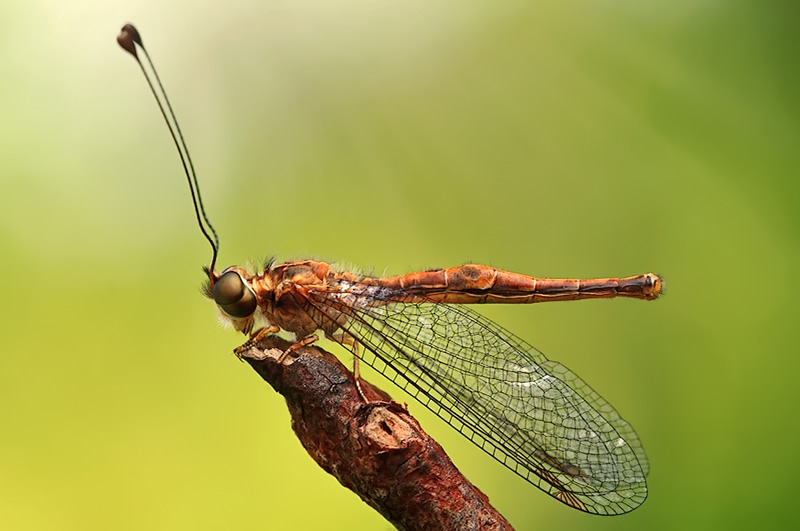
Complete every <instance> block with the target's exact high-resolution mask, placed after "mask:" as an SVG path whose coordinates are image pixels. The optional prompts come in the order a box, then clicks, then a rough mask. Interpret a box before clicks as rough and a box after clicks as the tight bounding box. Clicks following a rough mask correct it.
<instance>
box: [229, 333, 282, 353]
mask: <svg viewBox="0 0 800 531" xmlns="http://www.w3.org/2000/svg"><path fill="white" fill-rule="evenodd" d="M280 331H281V329H280V327H278V326H275V325H272V326H269V327H265V328H259V329H258V330H256V331H255V332H253V333H252V334H250V338H249V339H248V340H247V341H245V342H244V343H242V344H241V345H239V346H238V347H236V348H235V349H233V354H234V355H235V356H236V357H237V358H239V361H242V354H244V353H245V352H247V351H248V350H250V347H252V346H253V345H255V344H256V343H258V342H259V341H261V340H262V339H264V338H265V337H266V336H268V335H270V334H277V333H278V332H280Z"/></svg>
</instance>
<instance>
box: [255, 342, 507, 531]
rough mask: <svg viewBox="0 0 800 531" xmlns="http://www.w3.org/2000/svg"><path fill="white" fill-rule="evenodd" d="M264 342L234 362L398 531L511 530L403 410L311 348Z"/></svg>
mask: <svg viewBox="0 0 800 531" xmlns="http://www.w3.org/2000/svg"><path fill="white" fill-rule="evenodd" d="M290 345H291V343H289V342H288V341H286V340H284V339H281V338H279V337H275V336H272V337H268V338H265V339H264V340H262V341H261V342H260V343H259V344H258V345H256V347H254V348H251V349H250V350H249V351H247V352H245V353H244V354H243V355H242V357H243V358H244V359H245V361H247V362H248V363H249V364H250V365H251V366H252V367H253V369H255V371H256V372H257V373H258V374H259V375H260V376H261V377H262V378H263V379H264V380H265V381H266V382H267V383H269V384H270V385H271V386H272V387H273V388H274V389H275V390H276V391H278V392H279V393H280V394H282V395H283V396H284V397H285V398H286V403H287V405H288V407H289V412H290V414H291V416H292V428H293V429H294V431H295V433H296V434H297V437H298V438H299V439H300V442H301V443H302V444H303V446H304V447H305V449H306V450H307V451H308V453H309V454H311V457H313V458H314V460H315V461H316V462H317V464H319V465H320V466H321V467H322V468H323V469H324V470H326V471H327V472H328V473H330V474H333V476H335V477H336V479H338V480H339V482H340V483H341V484H342V485H344V486H345V487H347V488H348V489H350V490H352V491H353V492H355V493H356V494H358V495H359V496H360V497H361V499H362V500H364V501H365V502H366V503H367V504H369V505H370V506H371V507H373V508H374V509H375V510H377V511H378V512H379V513H381V515H383V516H384V518H386V519H387V520H388V521H389V522H391V523H392V524H393V525H395V526H396V527H397V528H398V529H408V530H412V529H458V530H461V529H492V530H500V529H512V527H511V524H509V523H508V522H507V521H506V519H505V518H503V517H502V516H501V515H500V514H499V513H498V512H497V511H496V510H495V509H494V508H493V507H492V506H491V505H490V504H489V499H488V498H487V497H486V495H485V494H483V493H482V492H481V491H479V490H478V489H477V488H476V487H475V486H474V485H473V484H472V483H470V482H469V481H467V479H466V478H464V476H462V475H461V473H460V472H459V471H458V469H457V468H456V467H455V466H454V465H453V463H452V461H450V458H449V457H447V455H446V454H445V453H444V450H442V447H441V446H439V444H438V443H436V441H434V440H433V439H432V438H431V437H430V436H428V434H426V433H425V432H424V431H422V428H421V427H420V425H419V423H418V422H417V421H416V420H415V419H414V418H413V417H412V416H411V415H410V414H409V412H408V410H407V409H406V407H405V406H403V405H401V404H398V403H397V402H394V401H393V400H392V399H391V397H389V395H387V394H386V393H384V392H383V391H381V390H380V389H378V388H377V387H375V386H373V385H372V384H370V383H369V382H366V381H363V380H362V382H361V386H362V389H363V391H364V394H365V395H366V397H367V398H368V399H369V401H370V402H369V403H365V402H364V400H363V399H362V398H361V397H360V396H359V394H358V391H357V389H356V387H355V385H354V383H353V376H352V374H351V373H350V371H348V370H347V369H346V368H345V367H344V366H343V365H342V364H341V363H340V362H339V360H338V359H337V358H336V357H335V356H334V355H332V354H330V353H329V352H326V351H324V350H322V349H320V348H317V347H302V348H299V349H297V350H294V351H292V352H291V353H290V354H288V355H287V357H286V359H284V360H283V363H281V364H278V358H279V357H280V355H281V354H282V353H283V352H284V351H285V350H286V349H287V348H288V347H289V346H290Z"/></svg>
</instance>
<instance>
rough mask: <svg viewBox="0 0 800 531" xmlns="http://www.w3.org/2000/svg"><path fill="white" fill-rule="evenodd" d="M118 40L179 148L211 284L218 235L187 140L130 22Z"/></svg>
mask: <svg viewBox="0 0 800 531" xmlns="http://www.w3.org/2000/svg"><path fill="white" fill-rule="evenodd" d="M117 42H118V43H119V45H120V46H122V48H123V49H124V50H125V51H126V52H128V53H129V54H131V55H132V56H133V57H134V59H136V62H137V63H139V67H140V68H141V69H142V73H143V74H144V78H145V79H146V80H147V84H148V85H150V90H151V91H152V93H153V96H154V97H155V99H156V102H157V103H158V108H159V109H160V110H161V115H162V116H163V117H164V121H165V122H166V123H167V127H168V128H169V133H170V134H171V135H172V140H173V141H174V142H175V147H176V148H177V149H178V155H180V157H181V164H183V172H184V173H185V174H186V180H187V181H188V182H189V191H191V193H192V203H194V213H195V214H196V216H197V224H198V225H200V230H201V231H202V232H203V236H205V237H206V239H207V240H208V243H210V244H211V249H212V250H213V254H212V256H211V265H210V266H209V268H208V278H209V280H211V283H212V285H213V283H214V266H215V265H216V263H217V254H218V253H219V236H217V231H215V230H214V226H213V225H211V222H210V221H208V216H206V211H205V209H204V208H203V200H202V198H201V197H200V186H199V185H198V184H197V173H195V171H194V165H193V164H192V157H191V156H189V149H188V148H187V147H186V142H185V141H184V140H183V133H181V127H180V126H179V125H178V119H177V118H175V113H174V112H173V110H172V105H170V103H169V98H168V97H167V93H166V91H165V90H164V86H163V85H162V84H161V79H160V78H159V77H158V72H157V71H156V67H155V66H154V65H153V61H152V60H151V59H150V54H148V53H147V49H146V48H145V47H144V44H142V38H141V37H140V36H139V31H138V30H137V29H136V28H135V27H134V26H133V24H125V25H124V26H122V30H121V31H120V34H119V36H118V37H117ZM136 46H138V47H139V48H140V49H141V50H142V52H144V56H145V58H146V59H147V63H148V64H149V65H150V70H152V71H153V77H155V79H156V83H158V88H159V90H158V91H157V90H156V88H155V85H153V82H152V80H151V79H150V75H149V74H148V73H147V70H146V69H145V67H144V65H143V64H142V61H141V60H140V59H139V54H138V53H137V49H136ZM159 96H160V97H159ZM162 99H163V100H164V103H165V104H166V109H169V114H167V111H166V110H165V108H164V104H162V103H161V100H162ZM170 118H171V121H170ZM173 124H174V127H173ZM201 217H202V219H201ZM203 221H205V223H206V225H208V229H209V230H210V231H211V234H213V235H214V238H213V239H212V238H211V236H209V234H208V232H207V231H206V227H205V225H203Z"/></svg>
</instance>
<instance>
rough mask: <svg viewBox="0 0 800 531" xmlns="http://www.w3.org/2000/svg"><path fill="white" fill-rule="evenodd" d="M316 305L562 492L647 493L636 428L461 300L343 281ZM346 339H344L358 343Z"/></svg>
mask: <svg viewBox="0 0 800 531" xmlns="http://www.w3.org/2000/svg"><path fill="white" fill-rule="evenodd" d="M305 293H306V300H307V303H308V309H307V311H308V312H309V314H310V315H312V316H313V317H314V319H315V320H317V321H318V323H319V326H320V328H322V329H323V330H325V331H326V332H328V333H331V332H334V331H337V330H341V331H344V332H345V333H346V335H347V336H349V338H351V339H354V340H355V342H357V343H358V344H360V345H362V347H363V348H359V349H358V351H357V354H358V356H359V357H360V358H361V359H362V360H363V361H364V362H365V363H367V364H369V365H370V366H372V367H373V368H374V369H376V370H377V371H378V372H380V373H381V374H383V375H384V376H385V377H386V378H388V379H389V380H391V381H393V382H394V383H396V384H397V385H398V386H400V387H401V388H402V389H404V390H405V391H407V392H409V393H410V394H411V395H412V396H414V397H415V398H416V399H417V400H418V401H419V402H420V403H422V404H423V405H425V406H426V407H427V408H429V409H430V410H431V411H433V412H434V413H436V414H437V415H438V416H440V417H441V418H442V419H444V420H445V421H446V422H447V423H448V424H450V425H451V426H453V427H454V428H455V429H457V430H458V431H459V432H461V433H462V434H463V435H464V436H465V437H467V438H468V439H469V440H471V441H472V442H473V443H475V444H476V445H477V446H478V447H480V448H481V449H482V450H484V451H485V452H486V453H488V454H489V455H491V456H492V457H494V458H495V459H497V460H498V461H499V462H501V463H503V464H504V465H505V466H507V467H508V468H509V469H511V470H513V471H514V472H516V473H517V474H519V475H520V476H521V477H523V478H524V479H526V480H527V481H529V482H530V483H532V484H534V485H536V486H537V487H539V488H540V489H542V490H543V491H545V492H547V493H548V494H550V495H551V496H553V497H555V498H557V499H558V500H560V501H562V502H563V503H566V504H567V505H570V506H572V507H575V508H577V509H579V510H583V511H587V512H590V513H596V514H622V513H625V512H628V511H631V510H633V509H635V508H636V507H638V506H639V505H641V503H642V502H644V500H645V498H646V497H647V485H646V482H645V476H646V474H647V470H648V465H647V459H646V457H645V455H644V450H643V449H642V446H641V443H640V442H639V438H638V437H637V436H636V433H635V432H634V430H633V428H632V427H631V426H630V424H628V423H627V422H626V421H625V420H623V419H622V417H621V416H620V415H619V413H617V411H616V410H615V409H614V408H613V407H612V406H611V405H610V404H609V403H608V402H606V401H605V400H604V399H603V398H602V397H601V396H600V395H599V394H597V393H596V392H595V391H594V390H593V389H592V388H591V387H589V386H588V385H587V384H586V383H585V382H584V381H583V380H581V379H580V378H579V377H578V376H577V375H575V373H573V372H572V371H570V370H569V369H567V368H566V367H564V366H563V365H561V364H559V363H556V362H554V361H550V360H548V359H547V358H546V357H545V356H544V355H543V354H542V353H541V352H539V351H538V350H536V349H535V348H533V347H532V346H530V345H529V344H527V343H525V342H524V341H522V340H521V339H520V338H518V337H516V336H515V335H513V334H511V333H510V332H508V331H506V330H505V329H503V328H501V327H500V326H498V325H496V324H495V323H493V322H492V321H490V320H489V319H487V318H485V317H483V316H481V315H480V314H478V313H476V312H474V311H472V310H470V309H468V308H466V307H464V306H455V305H446V304H440V303H433V302H419V297H415V298H414V302H410V298H409V297H406V296H405V295H404V294H403V293H402V292H399V291H397V290H392V289H387V288H382V287H379V286H375V285H366V284H360V283H350V282H344V281H340V282H337V283H336V284H334V285H333V286H331V287H330V288H328V289H326V290H316V289H313V290H308V291H306V292H305ZM347 343H348V342H344V343H343V344H344V346H346V347H348V348H350V349H351V350H353V349H352V348H351V347H350V346H349V345H348V344H347Z"/></svg>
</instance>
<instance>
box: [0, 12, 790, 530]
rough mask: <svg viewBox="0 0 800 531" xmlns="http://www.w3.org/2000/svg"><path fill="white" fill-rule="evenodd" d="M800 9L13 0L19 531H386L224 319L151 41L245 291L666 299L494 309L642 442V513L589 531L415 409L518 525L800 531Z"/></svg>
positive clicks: (592, 523)
mask: <svg viewBox="0 0 800 531" xmlns="http://www.w3.org/2000/svg"><path fill="white" fill-rule="evenodd" d="M793 4H794V3H793V2H783V3H780V2H749V3H745V2H736V1H698V0H691V1H688V0H687V1H673V2H660V1H618V2H599V1H558V2H555V1H554V2H525V1H519V2H510V1H509V2H472V1H463V0H462V1H454V0H453V1H442V2H427V1H422V0H406V1H402V2H401V1H366V0H362V1H355V0H346V1H332V0H317V1H314V2H297V1H290V0H281V1H264V2H256V1H247V0H230V1H228V2H224V3H219V2H205V3H197V2H188V1H185V2H176V1H166V2H164V1H159V2H156V1H154V0H152V1H143V2H137V3H135V4H133V3H131V2H99V1H95V2H90V1H80V0H79V1H75V2H69V3H64V2H56V1H52V0H51V1H38V2H23V1H21V0H11V1H10V2H8V1H6V2H5V3H4V4H3V7H2V8H0V14H1V15H2V16H0V58H1V59H2V61H0V114H1V115H2V127H0V179H1V181H0V182H2V192H0V194H1V195H0V246H1V247H0V250H1V252H2V261H0V268H2V278H3V279H4V281H3V290H2V292H3V305H2V309H0V323H1V324H0V326H2V334H0V351H2V355H1V356H0V528H2V529H15V530H16V529H23V530H27V529H31V530H32V529H59V530H61V529H67V530H85V529H131V530H139V529H268V528H275V529H281V528H294V529H321V528H325V529H387V528H389V525H388V524H387V523H385V521H384V520H382V518H381V517H380V516H378V515H377V513H375V512H374V511H373V510H372V509H370V508H369V507H367V506H366V505H364V504H363V503H362V502H361V501H360V500H359V499H358V498H357V497H356V496H355V495H354V494H352V493H350V492H349V491H346V490H345V489H343V488H342V487H340V486H339V485H338V483H337V482H336V481H335V480H334V479H333V478H332V477H330V476H328V475H326V474H325V473H324V472H323V471H322V470H320V469H319V468H318V467H317V466H316V465H315V464H314V463H313V462H312V460H311V459H310V458H309V457H308V456H307V455H306V453H305V451H304V450H303V449H302V447H301V446H300V444H299V442H298V441H297V440H296V439H295V438H294V435H293V434H292V430H291V427H290V425H289V418H288V414H287V412H286V410H285V407H284V404H283V400H282V398H281V397H279V396H278V395H277V394H276V393H274V392H273V391H272V390H271V389H270V388H268V387H267V386H266V385H265V384H264V383H262V382H261V381H260V379H259V378H258V377H256V375H255V374H254V373H253V372H252V371H251V370H250V369H249V368H248V367H247V366H246V365H243V364H241V363H238V362H237V361H236V359H235V358H234V357H233V356H232V355H231V349H232V348H233V347H235V346H236V345H238V344H239V343H241V341H242V338H241V337H240V336H237V335H236V334H234V333H233V332H230V331H225V330H223V329H221V328H220V327H218V326H217V324H216V317H215V308H214V306H213V304H211V303H210V302H209V301H207V300H205V299H204V298H203V297H202V296H201V295H200V293H199V290H198V287H199V286H200V285H201V283H202V281H203V276H202V273H201V272H200V267H201V266H202V265H203V264H206V263H208V259H209V252H208V246H207V244H206V242H205V241H204V240H203V239H202V237H201V236H200V234H199V232H198V230H197V228H196V226H195V220H194V214H193V213H192V211H191V204H190V200H189V197H188V192H187V189H186V184H185V182H184V180H183V175H182V173H181V170H180V166H179V163H178V159H177V156H176V154H175V152H174V148H173V146H172V144H171V141H170V139H169V137H168V135H167V132H166V129H165V127H164V124H163V123H162V122H161V118H160V116H159V114H158V110H157V109H156V107H155V104H154V102H153V101H152V99H151V95H150V94H149V92H148V89H147V87H146V85H145V82H144V80H143V79H142V78H141V74H140V72H139V71H138V67H137V66H136V64H135V63H134V62H133V60H132V59H131V58H130V57H129V56H127V55H126V54H125V53H123V52H122V51H121V50H120V49H118V48H117V45H116V43H115V42H114V38H115V37H116V34H117V31H118V29H119V27H120V26H121V25H122V24H123V23H124V22H128V21H131V22H135V23H136V24H137V25H138V27H139V29H140V31H141V32H142V35H143V38H144V41H145V43H146V44H147V45H148V47H149V49H150V51H151V54H152V55H153V58H154V60H155V61H156V64H157V65H158V67H159V69H160V73H161V76H162V80H163V81H164V83H165V85H166V87H167V89H168V91H169V94H170V96H171V98H172V101H173V104H174V106H175V109H176V112H177V113H178V116H179V118H180V120H181V125H182V127H183V130H184V133H185V135H186V137H187V141H188V142H189V145H190V147H191V150H192V154H193V156H194V162H195V165H196V167H197V169H198V172H199V176H200V180H201V185H202V189H203V193H204V197H205V199H206V207H207V210H208V211H209V214H210V216H211V218H212V220H213V221H214V222H215V224H216V226H217V229H218V231H219V232H220V235H221V238H222V251H221V264H220V265H222V266H223V267H224V266H226V265H229V264H234V263H243V262H246V261H248V260H261V259H262V258H263V257H265V256H269V255H273V254H274V255H277V257H278V258H279V260H287V259H291V258H302V257H317V258H321V259H325V260H329V261H338V262H343V263H346V264H356V265H357V267H359V268H361V269H362V270H364V271H370V268H374V271H375V272H376V273H378V274H382V273H387V274H399V273H405V272H409V271H412V270H416V269H422V268H427V267H433V266H451V265H457V264H461V263H463V262H466V261H472V262H478V263H485V264H490V265H493V266H496V267H501V268H503V269H509V270H513V271H518V272H524V273H528V274H532V275H538V276H576V277H591V276H624V275H630V274H637V273H644V272H648V271H653V272H656V273H660V274H662V275H663V276H664V277H665V278H666V280H667V293H666V296H665V297H663V299H661V300H659V301H657V302H654V303H644V302H640V301H629V300H618V301H596V302H589V301H587V302H583V303H569V304H567V303H560V304H548V305H537V306H527V307H509V308H501V307H493V308H486V309H485V313H487V314H488V315H490V316H491V317H492V318H494V319H495V320H497V321H498V322H499V323H501V324H502V325H503V326H505V327H507V328H509V329H510V330H513V331H515V332H516V333H517V334H519V335H520V336H521V337H523V338H525V339H526V340H528V341H530V342H531V343H533V344H534V345H536V346H537V347H538V348H539V349H541V350H542V351H543V352H545V353H547V355H548V356H549V357H551V358H554V359H558V360H559V361H561V362H563V363H564V364H566V365H568V366H569V367H571V368H572V369H573V370H575V371H576V372H577V373H578V374H580V375H581V376H582V377H583V378H585V379H586V380H587V381H589V382H590V383H591V384H592V385H593V386H594V387H595V388H596V389H597V390H598V391H599V392H600V393H601V394H603V395H604V396H605V397H606V398H607V399H608V400H609V401H610V402H611V403H612V404H614V405H615V406H616V407H617V409H619V411H620V412H622V414H623V415H624V416H625V417H626V418H627V419H629V420H630V421H631V422H632V423H633V425H634V426H635V427H636V429H637V431H638V432H639V434H640V436H641V438H642V440H643V441H644V444H645V447H646V448H647V452H648V455H649V457H650V460H651V466H652V472H651V475H650V478H649V485H650V497H649V499H648V501H647V502H646V503H645V504H644V505H643V506H642V507H641V508H639V509H638V510H637V511H635V512H633V513H631V514H629V515H627V516H622V517H617V518H605V519H604V518H598V517H592V516H588V515H584V514H581V513H579V512H577V511H573V510H570V509H568V508H566V507H565V506H562V505H561V504H559V503H557V502H555V501H554V500H552V499H550V498H548V497H547V496H545V495H544V494H542V493H540V492H539V491H538V490H537V489H536V488H534V487H532V486H530V485H528V484H526V483H525V482H524V481H522V480H521V479H519V478H517V477H516V476H515V475H513V474H512V473H511V472H509V471H507V470H505V469H504V468H503V467H501V466H500V465H498V464H497V463H495V462H494V461H493V460H492V459H491V458H489V457H487V456H485V455H484V454H482V453H481V452H480V451H479V450H478V449H477V448H475V447H473V446H472V445H471V444H470V443H469V442H468V441H466V440H464V439H463V438H461V437H460V436H459V435H458V434H457V433H455V432H454V431H452V430H451V429H449V428H448V427H447V426H446V425H444V424H443V423H442V422H440V421H439V420H438V419H436V418H435V417H433V415H431V414H428V413H427V411H425V410H424V408H422V407H421V406H419V405H417V404H415V403H411V404H410V406H411V409H412V412H414V413H415V414H416V415H417V416H418V418H420V419H421V421H422V422H423V424H424V426H426V428H427V429H428V430H429V431H430V433H432V434H433V435H434V436H436V437H437V438H438V440H439V441H440V442H441V443H442V444H443V445H444V447H445V448H446V449H447V450H448V452H449V453H450V455H451V457H452V458H453V460H454V461H455V462H456V464H457V465H458V466H459V467H460V468H461V470H462V471H463V472H464V473H465V474H466V475H467V477H469V478H470V479H471V480H472V481H473V482H474V483H475V484H476V485H478V486H479V487H480V488H481V489H482V490H484V492H486V493H487V494H488V495H489V497H490V498H491V500H492V501H493V502H494V504H495V505H496V506H497V507H498V508H499V509H500V511H501V512H503V513H504V514H505V516H506V517H507V518H508V519H509V520H510V521H511V522H512V523H513V524H514V525H515V526H517V527H518V528H519V529H552V528H570V529H581V528H592V529H678V528H679V529H712V528H719V529H737V528H743V529H749V528H753V527H755V526H759V527H760V528H780V527H789V526H790V522H791V520H792V519H793V520H795V525H796V524H797V516H796V514H797V509H796V502H795V500H794V494H793V493H794V491H793V490H792V489H793V488H794V487H793V485H794V482H795V480H796V479H797V477H798V473H800V458H799V457H798V434H797V432H798V428H797V424H798V422H797V416H796V415H797V413H796V411H797V406H798V405H800V401H799V400H798V392H797V390H796V386H797V384H796V382H795V381H796V374H797V370H798V368H799V367H798V365H800V362H798V357H797V353H798V334H797V332H796V326H797V317H796V315H797V314H795V313H794V312H795V311H797V303H796V302H792V300H791V294H792V288H791V286H792V285H793V281H792V280H791V277H790V275H791V274H792V273H793V272H794V271H796V270H797V267H798V265H799V262H800V260H799V259H798V258H799V257H798V232H799V229H800V222H799V221H798V217H799V215H798V209H797V207H798V197H799V196H800V194H799V193H798V191H799V190H800V185H798V167H799V166H800V163H799V162H800V157H798V152H797V150H798V145H800V131H798V126H799V125H800V121H799V120H798V117H799V116H800V114H799V113H798V97H797V96H798V94H800V90H799V89H800V80H798V72H800V61H798V55H799V54H800V44H798V37H797V29H796V21H797V13H796V9H795V8H794V7H793ZM482 310H483V309H482ZM367 377H368V378H369V379H371V380H373V381H375V382H377V383H378V384H379V385H381V386H382V387H384V388H385V389H387V390H388V391H390V392H391V393H392V394H393V395H394V396H395V397H396V398H397V399H399V400H403V399H404V397H403V395H402V394H401V393H399V392H398V391H397V390H396V389H395V388H393V387H392V386H391V385H390V384H388V383H386V382H384V381H382V380H381V379H380V377H378V376H375V375H370V374H369V373H368V374H367Z"/></svg>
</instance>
